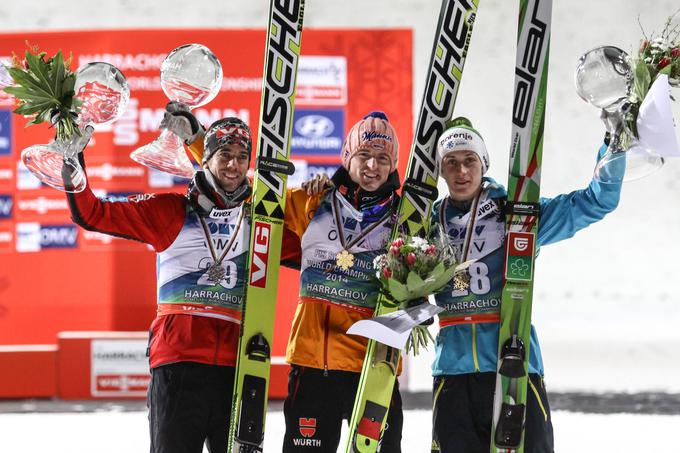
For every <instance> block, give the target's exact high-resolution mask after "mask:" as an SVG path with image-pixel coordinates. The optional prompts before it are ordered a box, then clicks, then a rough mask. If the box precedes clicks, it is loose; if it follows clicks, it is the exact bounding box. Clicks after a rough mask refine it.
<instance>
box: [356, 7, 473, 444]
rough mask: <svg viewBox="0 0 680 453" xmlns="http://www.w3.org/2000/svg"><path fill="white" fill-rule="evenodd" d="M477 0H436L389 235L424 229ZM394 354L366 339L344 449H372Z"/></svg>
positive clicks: (381, 311)
mask: <svg viewBox="0 0 680 453" xmlns="http://www.w3.org/2000/svg"><path fill="white" fill-rule="evenodd" d="M478 4H479V0H442V4H441V9H440V12H439V18H438V23H437V28H436V32H435V39H434V46H433V49H432V54H431V57H430V63H429V67H428V72H427V79H426V82H425V92H424V94H423V99H422V102H421V104H420V111H419V114H418V121H417V123H416V127H415V132H414V138H413V144H412V146H411V152H410V154H409V163H408V167H407V170H406V176H405V180H404V185H403V190H402V198H401V201H400V203H399V209H398V218H397V222H396V223H395V226H394V228H393V230H392V235H391V237H392V239H394V238H395V237H396V236H397V235H398V234H400V233H401V234H403V233H405V234H408V235H410V236H425V235H426V234H427V231H428V229H429V221H430V214H431V211H432V204H433V203H434V201H435V200H436V199H437V179H438V177H439V171H438V168H437V160H436V157H437V152H436V146H437V139H438V138H439V136H440V135H441V133H442V132H443V131H444V124H445V122H446V121H447V120H448V119H450V118H451V116H452V114H453V110H454V104H455V101H456V96H457V94H458V88H459V85H460V79H461V77H462V73H463V66H464V64H465V59H466V57H467V51H468V47H469V44H470V38H471V35H472V28H473V25H474V21H475V17H476V11H477V5H478ZM383 300H384V299H383V298H382V296H381V298H380V299H378V301H379V303H378V306H377V307H376V310H375V312H374V316H381V315H385V314H388V313H391V312H393V311H395V310H396V308H393V307H388V306H386V305H385V304H383V303H382V302H383ZM400 356H401V354H400V351H399V350H398V349H394V348H391V347H389V346H386V345H384V344H382V343H379V342H376V341H374V340H369V342H368V347H367V349H366V357H365V358H364V364H363V368H362V371H361V376H360V378H359V385H358V387H357V393H356V398H355V401H354V408H353V410H352V418H351V420H350V425H349V429H350V430H349V436H348V442H347V446H346V450H345V453H357V452H361V453H374V452H376V451H377V449H378V444H379V439H380V435H381V433H382V432H383V431H384V429H385V422H386V417H387V411H388V409H389V406H390V401H391V397H392V392H393V386H394V381H395V379H396V373H397V368H398V363H399V358H400Z"/></svg>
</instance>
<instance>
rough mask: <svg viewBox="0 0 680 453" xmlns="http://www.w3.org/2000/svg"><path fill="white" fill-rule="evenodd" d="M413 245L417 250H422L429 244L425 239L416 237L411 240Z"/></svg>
mask: <svg viewBox="0 0 680 453" xmlns="http://www.w3.org/2000/svg"><path fill="white" fill-rule="evenodd" d="M411 245H412V246H413V247H415V248H419V249H422V248H423V247H427V246H428V243H427V241H426V240H425V239H423V238H421V237H418V236H414V237H412V238H411Z"/></svg>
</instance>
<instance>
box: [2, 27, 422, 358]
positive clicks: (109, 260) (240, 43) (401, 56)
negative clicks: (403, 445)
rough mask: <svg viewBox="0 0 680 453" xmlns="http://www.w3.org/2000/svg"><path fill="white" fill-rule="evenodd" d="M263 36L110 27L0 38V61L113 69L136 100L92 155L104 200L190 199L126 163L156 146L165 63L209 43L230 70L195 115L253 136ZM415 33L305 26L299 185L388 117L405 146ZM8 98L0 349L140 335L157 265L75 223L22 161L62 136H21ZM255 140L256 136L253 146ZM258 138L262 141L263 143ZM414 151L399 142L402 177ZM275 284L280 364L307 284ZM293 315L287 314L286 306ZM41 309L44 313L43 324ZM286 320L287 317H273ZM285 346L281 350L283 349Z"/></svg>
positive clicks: (20, 121) (129, 244) (182, 186)
mask: <svg viewBox="0 0 680 453" xmlns="http://www.w3.org/2000/svg"><path fill="white" fill-rule="evenodd" d="M264 38H265V34H264V30H253V29H248V30H235V29H232V30H190V29H183V30H104V31H101V30H100V31H78V32H76V31H73V32H58V33H13V34H2V33H0V63H3V64H9V63H10V62H11V58H12V55H13V54H16V55H17V56H19V57H21V58H23V54H24V51H25V50H26V42H28V43H30V45H31V46H38V47H39V48H40V50H41V51H44V52H46V53H47V54H48V55H53V54H54V53H56V52H57V51H58V50H61V51H62V52H63V53H64V55H65V57H66V58H68V57H69V56H70V55H72V63H71V64H72V68H74V69H75V68H77V67H79V66H81V65H84V64H86V63H88V62H92V61H105V62H109V63H111V64H113V65H115V66H117V67H118V68H119V69H120V70H121V71H122V72H123V74H124V75H125V76H126V78H127V81H128V83H129V84H130V102H129V104H128V107H127V110H126V112H125V113H124V115H123V116H122V117H121V118H120V119H119V120H118V121H117V122H115V123H114V124H111V125H107V126H103V127H98V128H97V129H96V132H95V134H94V136H93V139H92V141H91V143H90V145H89V146H88V147H87V148H86V150H85V158H86V162H87V173H88V178H89V183H90V185H91V187H92V188H93V190H94V191H95V193H96V195H97V196H99V197H104V196H105V197H107V198H109V199H112V200H124V199H125V198H127V197H128V196H130V195H134V194H138V193H148V192H168V191H172V192H179V193H184V192H185V191H186V185H187V180H186V179H181V178H177V177H173V176H171V175H167V174H164V173H160V172H156V171H150V170H149V169H147V168H146V167H143V166H140V165H139V164H137V163H136V162H134V161H132V160H131V159H130V158H129V155H130V153H131V152H132V151H134V150H135V149H136V148H138V147H140V146H142V145H145V144H147V143H149V142H151V141H153V140H154V139H155V138H157V137H158V134H159V129H158V126H159V124H160V121H161V118H162V117H163V112H164V109H165V105H166V103H167V102H168V101H169V99H168V98H167V97H166V96H165V94H164V93H163V91H162V90H161V86H160V66H161V63H162V62H163V60H164V58H165V57H166V56H167V54H168V53H169V52H170V51H171V50H172V49H174V48H176V47H178V46H180V45H183V44H187V43H201V44H204V45H206V46H207V47H208V48H210V49H211V50H212V51H213V52H214V53H215V55H216V56H217V57H218V59H219V60H220V62H221V63H222V67H223V72H224V78H223V81H222V87H221V91H220V93H219V94H218V95H217V97H216V98H215V99H214V100H213V101H211V102H210V103H209V104H207V105H205V106H203V107H200V108H197V109H195V110H194V113H195V115H196V117H197V118H198V120H199V121H200V122H201V123H203V124H204V125H205V126H209V125H210V124H211V123H212V122H213V121H216V120H218V119H220V118H222V117H225V116H237V117H240V118H241V119H243V120H244V121H246V122H248V123H249V125H250V126H251V129H252V130H253V132H254V133H257V131H258V124H257V122H258V119H259V117H260V112H259V109H260V101H261V100H260V96H261V87H262V62H263V61H264V58H263V57H264V55H263V52H264ZM411 61H412V32H411V30H405V29H399V30H389V29H380V30H357V29H352V30H340V29H336V30H320V29H313V30H306V31H305V38H304V41H303V47H302V56H301V59H300V67H299V75H298V84H297V89H296V92H297V98H296V101H295V106H296V111H295V117H294V119H293V130H292V143H291V146H292V148H291V151H292V158H293V160H294V162H295V166H296V173H295V174H294V175H293V176H292V177H291V178H289V182H290V186H297V185H299V184H301V183H302V182H303V181H305V180H306V179H308V178H310V177H312V176H314V175H315V174H318V173H319V172H326V173H332V172H334V171H335V170H336V169H337V168H338V166H339V163H340V160H339V153H340V149H341V147H342V141H343V138H344V135H345V133H346V131H347V130H348V129H349V128H350V127H351V126H352V124H354V122H356V121H357V120H359V119H361V118H362V117H363V116H364V115H366V114H367V113H368V112H370V111H373V110H382V111H384V112H385V113H386V114H387V115H388V117H389V118H390V121H391V123H392V124H393V125H394V127H395V129H396V131H397V134H398V136H399V141H400V142H401V143H402V144H408V143H410V142H411V137H412V131H411V128H412V124H413V114H412V110H413V109H412V66H411ZM13 106H14V99H13V98H12V97H11V96H9V95H7V94H5V93H4V92H2V91H0V344H2V343H44V342H53V341H54V338H55V334H56V333H57V332H59V331H60V330H64V329H74V328H78V329H83V330H95V329H98V330H146V329H147V328H148V325H149V322H150V320H151V319H153V316H154V315H155V308H156V307H155V300H156V295H155V293H156V287H155V256H154V254H153V253H152V251H150V249H149V248H148V247H147V246H146V245H145V244H141V243H138V242H135V241H130V240H125V239H121V238H114V237H111V236H106V235H103V234H100V233H96V232H90V231H84V230H82V229H80V228H78V227H76V226H75V225H74V224H73V223H72V222H71V219H70V213H69V210H68V204H67V203H66V197H65V196H64V194H63V193H61V192H58V191H56V190H54V189H51V188H49V187H47V186H43V185H41V183H40V181H38V180H37V179H36V178H35V177H33V175H32V174H31V173H30V172H29V171H28V170H27V169H26V168H25V167H24V166H23V165H22V164H21V159H20V156H21V151H22V150H23V149H24V148H27V147H28V146H30V145H34V144H39V143H49V142H50V141H52V139H53V137H54V130H53V129H50V128H48V127H47V126H46V125H45V126H32V127H28V128H27V127H25V124H26V121H27V120H26V119H25V118H23V117H21V116H19V115H15V114H12V113H11V111H12V109H13ZM254 139H255V140H256V137H254ZM255 140H254V143H256V141H255ZM408 151H409V150H408V146H407V145H402V150H401V152H402V159H400V161H399V163H400V167H399V168H400V174H401V175H403V174H404V172H405V167H406V161H407V159H406V158H405V156H406V155H407V154H408ZM282 272H284V273H285V272H291V275H290V276H289V277H287V278H281V279H280V281H281V285H280V291H279V292H280V296H279V297H280V298H281V300H282V301H283V300H285V301H286V303H285V304H284V303H282V304H279V306H282V310H283V313H281V314H279V313H278V312H277V325H278V324H279V322H280V323H281V325H282V326H285V328H284V327H281V328H280V329H278V327H277V332H278V333H277V334H276V335H277V338H278V336H280V337H281V339H279V340H276V344H275V346H274V349H275V351H274V353H275V354H277V355H283V352H284V348H285V341H286V338H287V336H288V330H289V327H290V319H291V317H292V311H293V310H294V304H290V301H291V300H295V298H296V297H297V292H298V280H299V277H298V276H297V274H296V273H295V274H294V273H293V271H288V270H282ZM289 308H290V310H289V311H290V313H286V312H285V310H288V309H289ZM36 311H39V312H40V316H36ZM279 315H281V316H279ZM278 349H280V351H279V352H277V350H278Z"/></svg>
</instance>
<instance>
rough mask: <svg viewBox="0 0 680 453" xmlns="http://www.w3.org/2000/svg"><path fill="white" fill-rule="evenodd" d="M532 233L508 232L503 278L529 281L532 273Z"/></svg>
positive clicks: (533, 240) (533, 241)
mask: <svg viewBox="0 0 680 453" xmlns="http://www.w3.org/2000/svg"><path fill="white" fill-rule="evenodd" d="M535 238H536V236H535V235H534V233H520V232H514V231H511V232H510V233H509V234H508V245H507V247H508V249H507V258H506V263H505V278H506V279H507V280H518V281H526V282H530V281H531V280H532V279H533V275H534V261H533V255H534V243H535Z"/></svg>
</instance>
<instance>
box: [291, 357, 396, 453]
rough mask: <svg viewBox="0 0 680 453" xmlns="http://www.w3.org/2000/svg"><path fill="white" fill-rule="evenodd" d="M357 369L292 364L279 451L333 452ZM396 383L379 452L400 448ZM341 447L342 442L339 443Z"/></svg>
mask: <svg viewBox="0 0 680 453" xmlns="http://www.w3.org/2000/svg"><path fill="white" fill-rule="evenodd" d="M359 376H360V373H352V372H348V371H328V372H327V375H324V371H323V370H319V369H316V368H306V367H299V366H293V369H292V370H291V372H290V375H289V376H288V397H287V398H286V401H285V403H284V405H283V413H284V415H285V417H286V435H285V437H284V439H283V452H284V453H293V452H314V453H321V452H328V453H331V452H332V453H335V452H336V450H337V448H338V443H339V442H340V430H341V428H342V420H343V418H344V419H347V420H349V419H350V418H351V417H352V408H353V406H354V397H355V395H356V391H357V385H358V384H359ZM403 422H404V415H403V413H402V410H401V395H400V394H399V383H398V382H395V384H394V391H393V393H392V401H391V402H390V410H389V412H388V413H387V427H386V428H385V432H384V433H383V436H382V439H381V440H380V450H379V451H380V453H400V452H401V428H402V425H403ZM343 450H344V446H343Z"/></svg>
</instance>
